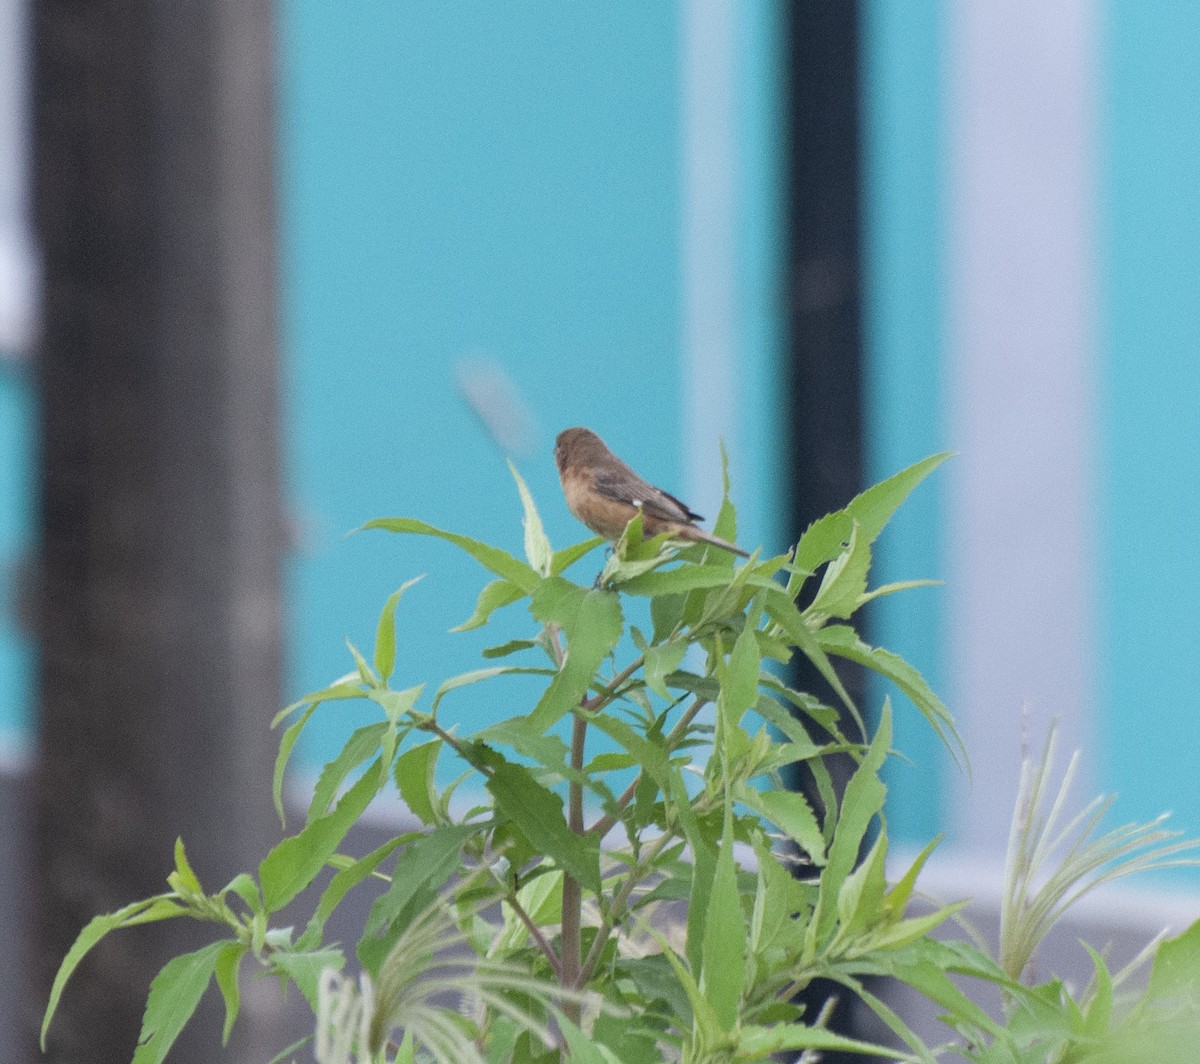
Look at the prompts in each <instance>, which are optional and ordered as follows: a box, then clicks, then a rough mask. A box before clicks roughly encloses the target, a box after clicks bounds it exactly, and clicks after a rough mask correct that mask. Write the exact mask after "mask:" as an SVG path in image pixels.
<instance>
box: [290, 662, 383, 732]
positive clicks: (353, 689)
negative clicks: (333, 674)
mask: <svg viewBox="0 0 1200 1064" xmlns="http://www.w3.org/2000/svg"><path fill="white" fill-rule="evenodd" d="M362 696H363V691H362V687H361V686H360V678H359V674H358V670H357V669H355V671H354V672H348V673H346V675H345V676H343V677H341V678H340V679H338V680H335V681H334V682H333V683H331V684H330V685H329V686H328V687H325V688H322V689H321V690H320V691H313V692H312V693H311V694H307V695H305V696H304V697H303V698H298V699H296V701H295V702H293V703H292V704H291V705H289V706H284V708H283V709H281V710H280V711H279V712H278V713H276V714H275V716H274V717H273V718H272V720H271V727H272V728H273V729H274V728H278V727H279V725H280V724H282V723H283V722H284V721H285V720H287V718H288V717H290V716H291V715H292V714H293V713H295V712H296V710H298V709H302V708H306V707H311V706H314V705H320V703H322V702H335V701H338V700H339V699H346V698H362Z"/></svg>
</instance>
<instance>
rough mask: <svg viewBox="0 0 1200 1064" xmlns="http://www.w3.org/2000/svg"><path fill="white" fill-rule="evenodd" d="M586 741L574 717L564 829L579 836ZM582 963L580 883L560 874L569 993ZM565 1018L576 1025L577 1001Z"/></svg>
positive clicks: (582, 727)
mask: <svg viewBox="0 0 1200 1064" xmlns="http://www.w3.org/2000/svg"><path fill="white" fill-rule="evenodd" d="M586 738H587V720H586V719H584V718H583V717H581V716H579V715H576V716H575V718H574V724H573V726H572V728H571V768H572V769H573V770H574V778H572V780H571V782H570V783H569V784H568V786H567V826H568V827H569V828H570V829H571V830H572V831H574V832H575V833H576V834H578V835H582V834H583V831H584V826H583V784H582V783H580V782H579V778H578V776H579V774H581V773H582V772H583V746H584V740H585V739H586ZM582 960H583V890H582V888H581V886H580V883H579V880H577V879H576V878H575V877H574V876H572V875H570V874H568V873H566V872H564V873H563V898H562V954H561V962H560V963H561V970H560V978H561V981H562V985H563V986H565V987H566V988H567V989H568V990H578V989H579V976H580V966H581V963H582ZM563 1010H564V1012H566V1014H567V1018H568V1019H570V1020H571V1022H572V1023H578V1022H579V1019H580V1015H581V1010H580V1004H579V1002H578V1001H567V1002H565V1003H564V1005H563Z"/></svg>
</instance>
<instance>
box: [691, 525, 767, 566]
mask: <svg viewBox="0 0 1200 1064" xmlns="http://www.w3.org/2000/svg"><path fill="white" fill-rule="evenodd" d="M680 538H681V539H690V540H693V541H695V542H700V543H711V544H712V545H713V546H714V547H720V548H721V550H727V551H729V552H730V553H731V554H740V555H741V556H742V557H743V558H749V557H750V552H749V551H748V550H742V548H741V547H739V546H737V545H736V544H733V543H730V542H729V541H728V540H724V539H721V537H720V536H714V535H713V534H712V533H711V532H705V531H704V529H702V528H697V527H696V526H695V525H684V526H683V528H682V529H681V530H680Z"/></svg>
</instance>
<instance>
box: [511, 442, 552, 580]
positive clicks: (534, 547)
mask: <svg viewBox="0 0 1200 1064" xmlns="http://www.w3.org/2000/svg"><path fill="white" fill-rule="evenodd" d="M508 471H509V472H510V473H511V474H512V475H513V480H515V481H516V482H517V491H518V492H519V493H520V495H521V508H522V510H523V511H524V514H525V516H524V525H525V558H526V560H527V561H528V562H529V564H530V566H531V567H532V568H533V569H534V571H535V572H538V573H540V574H541V575H542V576H549V575H550V566H551V564H552V562H553V558H554V551H553V550H552V549H551V547H550V540H549V539H547V538H546V530H545V529H544V528H543V527H542V519H541V517H540V516H539V515H538V512H537V507H536V506H535V505H534V503H533V496H532V495H531V494H530V493H529V487H528V486H527V485H526V483H525V481H524V480H523V479H522V478H521V474H520V473H518V472H517V467H516V466H515V465H513V464H512V461H511V460H510V461H509V463H508Z"/></svg>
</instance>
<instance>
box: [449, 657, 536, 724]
mask: <svg viewBox="0 0 1200 1064" xmlns="http://www.w3.org/2000/svg"><path fill="white" fill-rule="evenodd" d="M554 675H555V670H554V669H534V668H528V667H526V666H518V665H493V666H492V667H491V668H487V669H472V670H471V671H470V672H464V673H462V674H460V675H458V676H451V677H450V679H448V680H444V681H443V682H442V685H441V686H440V687H439V688H438V689H437V691H436V693H435V694H434V696H433V706H432V711H433V712H435V713H436V712H437V707H438V705H439V704H440V703H441V701H442V699H443V698H445V697H446V695H448V694H449V693H450V692H451V691H457V690H458V689H459V688H460V687H470V686H471V685H472V684H476V683H482V682H483V681H484V680H490V679H492V678H493V677H496V676H554Z"/></svg>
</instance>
